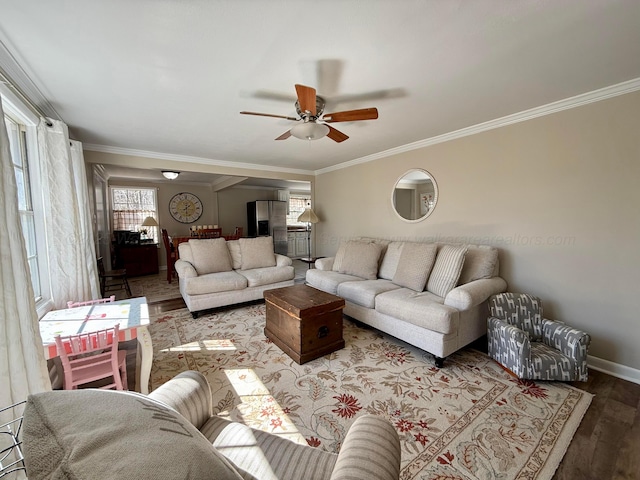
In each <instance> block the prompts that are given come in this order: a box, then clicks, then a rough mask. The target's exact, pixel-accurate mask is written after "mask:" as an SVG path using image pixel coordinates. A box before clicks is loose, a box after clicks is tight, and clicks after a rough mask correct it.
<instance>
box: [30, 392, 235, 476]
mask: <svg viewBox="0 0 640 480" xmlns="http://www.w3.org/2000/svg"><path fill="white" fill-rule="evenodd" d="M22 433H23V442H24V443H23V451H24V456H25V464H26V467H27V474H28V476H29V479H31V480H38V479H45V478H56V479H79V478H82V479H87V480H92V479H104V478H112V479H127V480H129V479H133V478H135V479H149V480H151V479H157V478H185V479H229V480H231V479H233V480H240V479H241V478H242V477H241V476H240V475H239V474H238V473H237V471H236V470H235V469H234V468H233V467H232V466H231V464H230V463H229V461H228V460H226V459H225V458H224V457H223V456H222V455H221V454H219V453H218V452H217V451H216V450H215V448H214V447H213V445H211V442H210V441H209V440H207V439H206V438H205V437H204V436H203V435H202V434H201V433H200V432H199V431H198V430H197V429H196V428H195V427H194V426H193V425H191V424H190V423H189V422H188V421H187V419H185V418H184V417H183V416H181V415H180V414H179V413H177V412H176V411H174V410H172V409H170V408H169V407H167V406H165V405H164V404H161V403H159V402H156V401H154V400H151V399H149V398H147V397H146V396H143V395H140V394H135V393H131V392H115V391H109V390H89V389H87V390H74V391H53V392H44V393H38V394H35V395H31V396H29V397H28V399H27V405H26V407H25V411H24V423H23V430H22Z"/></svg>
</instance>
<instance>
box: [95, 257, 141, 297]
mask: <svg viewBox="0 0 640 480" xmlns="http://www.w3.org/2000/svg"><path fill="white" fill-rule="evenodd" d="M98 277H99V278H100V295H101V296H102V297H104V296H105V294H106V293H107V292H112V291H116V290H122V289H124V290H125V291H126V292H127V295H128V296H129V297H132V296H133V295H131V288H130V287H129V282H128V281H127V270H126V269H124V268H122V269H120V270H109V271H106V270H105V269H104V261H103V260H102V257H99V258H98Z"/></svg>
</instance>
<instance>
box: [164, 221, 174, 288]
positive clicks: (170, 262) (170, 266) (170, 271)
mask: <svg viewBox="0 0 640 480" xmlns="http://www.w3.org/2000/svg"><path fill="white" fill-rule="evenodd" d="M162 243H163V244H164V249H165V251H166V253H167V283H171V279H172V278H173V275H174V274H175V272H176V267H175V265H176V260H177V259H178V257H177V253H176V251H177V248H176V246H175V245H172V244H171V239H170V238H169V234H168V233H167V229H166V228H163V229H162Z"/></svg>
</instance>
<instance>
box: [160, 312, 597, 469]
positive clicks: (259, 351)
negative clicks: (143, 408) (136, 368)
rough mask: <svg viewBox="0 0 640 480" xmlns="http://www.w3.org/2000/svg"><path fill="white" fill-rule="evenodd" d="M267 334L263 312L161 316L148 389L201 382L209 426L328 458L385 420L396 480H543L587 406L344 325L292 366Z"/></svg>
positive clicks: (580, 399) (554, 386)
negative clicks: (220, 421)
mask: <svg viewBox="0 0 640 480" xmlns="http://www.w3.org/2000/svg"><path fill="white" fill-rule="evenodd" d="M264 322H265V306H264V304H263V303H262V304H254V305H250V306H244V307H242V308H235V309H229V310H225V311H221V312H218V313H213V314H210V315H206V316H203V317H200V318H198V319H196V320H194V319H193V318H192V317H191V315H190V314H189V312H188V311H187V310H186V309H182V310H176V311H172V312H168V313H164V314H161V315H158V316H157V317H156V318H153V320H152V324H151V328H150V331H151V336H152V340H153V346H154V363H153V368H152V372H151V382H152V388H156V387H158V386H159V385H161V384H162V383H164V382H166V381H168V380H169V379H170V378H172V377H173V376H175V375H176V374H177V373H179V372H180V371H184V370H188V369H191V370H198V371H200V372H202V373H203V374H204V375H206V377H207V379H208V380H209V382H210V383H211V387H212V390H213V396H214V403H213V404H214V409H215V411H216V413H217V414H219V415H223V416H225V417H228V418H230V419H233V420H237V421H241V422H243V423H245V424H247V425H249V426H251V427H255V428H259V429H262V430H266V431H269V432H272V433H276V434H279V435H285V436H288V437H289V438H291V439H292V440H294V441H298V442H300V443H305V442H306V443H307V444H309V445H312V446H314V447H317V448H321V449H324V450H327V451H331V452H336V451H338V450H339V448H340V445H341V442H342V440H343V439H344V436H345V434H346V432H347V430H348V429H349V426H350V425H351V424H352V423H353V421H354V419H355V418H356V417H358V415H361V414H364V413H372V414H376V415H380V416H383V417H385V418H387V419H388V420H389V421H390V422H391V423H393V425H395V427H396V429H397V432H398V434H399V436H400V439H401V443H402V464H401V478H402V479H405V480H408V479H416V480H417V479H448V480H454V479H465V480H467V479H521V478H527V479H550V478H551V477H552V476H553V473H554V472H555V470H556V468H557V466H558V465H559V463H560V461H561V460H562V457H563V455H564V453H565V451H566V448H567V446H568V445H569V442H570V441H571V438H572V437H573V434H574V433H575V431H576V429H577V428H578V425H579V423H580V421H581V419H582V417H583V415H584V413H585V412H586V410H587V408H588V407H589V404H590V402H591V398H592V396H591V395H590V394H589V393H587V392H584V391H581V390H578V389H576V388H573V387H571V386H568V385H565V384H563V383H543V382H540V383H538V382H535V383H534V382H531V381H520V380H517V379H515V378H513V377H512V376H510V375H509V374H507V373H506V372H505V371H504V370H503V369H502V368H500V367H499V366H498V365H497V364H496V363H495V362H493V360H491V359H490V358H489V357H487V356H486V355H485V354H483V353H481V352H478V351H476V350H471V349H464V350H462V351H460V352H458V353H456V354H454V355H452V356H450V357H449V358H447V360H446V362H445V366H444V368H442V369H437V368H435V367H434V364H433V357H432V356H431V355H430V354H427V353H425V352H423V351H422V350H419V349H417V348H414V347H412V346H409V345H407V344H405V343H403V342H401V341H399V340H397V339H394V338H392V337H388V336H385V335H382V334H380V333H379V332H377V331H375V330H373V329H369V328H367V327H365V326H362V325H360V324H357V323H356V322H354V321H351V320H349V319H345V325H344V338H345V342H346V346H345V348H344V349H342V350H339V351H337V352H334V353H332V354H330V355H327V356H325V357H322V358H319V359H316V360H313V361H311V362H308V363H306V364H304V365H298V364H297V363H295V362H294V361H293V360H291V358H289V357H288V356H287V355H286V354H284V353H283V352H282V351H281V350H280V349H279V348H278V347H277V346H275V345H274V344H273V343H271V342H270V341H269V340H268V339H267V338H266V337H265V335H264V332H263V329H264Z"/></svg>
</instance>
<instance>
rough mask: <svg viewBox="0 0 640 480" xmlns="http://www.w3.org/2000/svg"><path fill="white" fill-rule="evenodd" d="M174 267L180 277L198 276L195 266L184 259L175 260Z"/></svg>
mask: <svg viewBox="0 0 640 480" xmlns="http://www.w3.org/2000/svg"><path fill="white" fill-rule="evenodd" d="M175 269H176V273H177V274H178V277H180V278H193V277H197V276H198V272H196V268H195V267H194V266H193V265H191V264H190V263H189V262H187V261H186V260H180V259H178V260H176V264H175Z"/></svg>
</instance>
